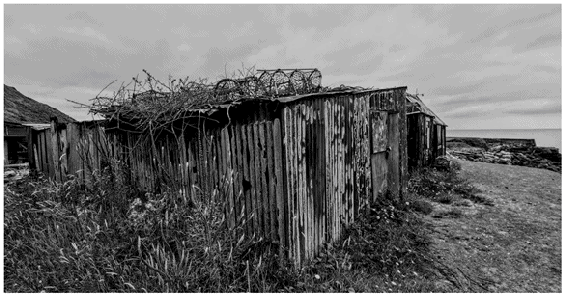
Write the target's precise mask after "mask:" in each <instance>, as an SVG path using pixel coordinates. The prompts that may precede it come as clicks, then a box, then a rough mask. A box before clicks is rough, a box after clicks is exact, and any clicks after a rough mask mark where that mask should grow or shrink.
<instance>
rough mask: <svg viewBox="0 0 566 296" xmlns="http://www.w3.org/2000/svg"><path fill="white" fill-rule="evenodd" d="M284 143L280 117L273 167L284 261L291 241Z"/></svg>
mask: <svg viewBox="0 0 566 296" xmlns="http://www.w3.org/2000/svg"><path fill="white" fill-rule="evenodd" d="M282 148H283V143H282V141H281V123H280V121H279V119H278V118H276V119H275V120H274V121H273V162H274V163H273V168H274V169H275V182H276V187H275V197H276V200H277V222H278V223H277V226H278V234H279V258H280V260H281V263H283V258H284V257H285V249H286V248H288V246H289V242H288V238H287V234H288V232H289V230H288V227H287V224H286V221H287V219H286V215H285V207H286V202H285V200H284V196H285V195H284V194H285V192H284V190H285V188H284V179H283V171H284V167H283V165H284V164H283V151H282ZM287 201H288V200H287Z"/></svg>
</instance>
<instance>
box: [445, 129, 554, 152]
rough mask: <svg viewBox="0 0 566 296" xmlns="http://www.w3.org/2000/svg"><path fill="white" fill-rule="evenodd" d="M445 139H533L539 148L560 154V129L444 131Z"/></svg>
mask: <svg viewBox="0 0 566 296" xmlns="http://www.w3.org/2000/svg"><path fill="white" fill-rule="evenodd" d="M446 137H478V138H510V139H535V142H536V143H537V146H539V147H555V148H558V149H560V153H562V129H489V130H456V129H454V130H451V129H447V130H446Z"/></svg>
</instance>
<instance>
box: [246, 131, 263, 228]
mask: <svg viewBox="0 0 566 296" xmlns="http://www.w3.org/2000/svg"><path fill="white" fill-rule="evenodd" d="M246 128H247V142H248V153H249V157H250V159H249V166H250V168H249V173H250V179H249V188H250V197H251V200H252V208H251V212H252V216H253V219H252V220H253V230H254V234H255V235H260V234H261V232H260V231H259V230H260V229H261V227H260V223H259V217H258V215H257V207H258V203H257V198H258V197H257V190H256V184H257V183H256V181H255V180H256V173H257V169H256V160H255V149H254V143H255V141H254V130H253V124H248V125H247V126H246Z"/></svg>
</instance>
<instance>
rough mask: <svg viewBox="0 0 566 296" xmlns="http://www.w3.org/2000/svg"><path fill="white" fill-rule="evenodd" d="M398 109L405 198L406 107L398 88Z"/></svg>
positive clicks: (406, 180) (402, 91) (403, 194)
mask: <svg viewBox="0 0 566 296" xmlns="http://www.w3.org/2000/svg"><path fill="white" fill-rule="evenodd" d="M396 95H397V99H398V110H399V122H398V125H399V133H400V134H399V140H400V141H399V161H400V169H399V174H400V187H401V192H400V194H401V198H405V196H406V194H407V187H408V181H409V180H408V158H407V109H406V102H407V100H406V97H405V90H398V91H397V93H396Z"/></svg>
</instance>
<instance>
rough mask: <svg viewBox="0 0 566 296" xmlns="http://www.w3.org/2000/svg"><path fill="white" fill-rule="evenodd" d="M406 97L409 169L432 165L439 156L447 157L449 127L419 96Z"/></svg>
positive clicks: (410, 95) (407, 95)
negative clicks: (447, 129)
mask: <svg viewBox="0 0 566 296" xmlns="http://www.w3.org/2000/svg"><path fill="white" fill-rule="evenodd" d="M406 97H407V102H406V108H407V154H408V163H409V168H414V167H421V166H426V165H430V164H431V163H432V161H434V159H436V158H437V157H438V156H442V155H446V127H447V125H446V124H445V123H444V122H443V121H442V120H441V119H440V118H439V117H438V116H437V115H436V114H434V112H433V111H432V110H430V109H429V108H428V107H427V106H426V105H425V104H424V103H423V102H422V100H421V99H420V98H419V97H418V95H413V94H409V93H407V94H406Z"/></svg>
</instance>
